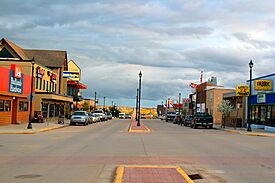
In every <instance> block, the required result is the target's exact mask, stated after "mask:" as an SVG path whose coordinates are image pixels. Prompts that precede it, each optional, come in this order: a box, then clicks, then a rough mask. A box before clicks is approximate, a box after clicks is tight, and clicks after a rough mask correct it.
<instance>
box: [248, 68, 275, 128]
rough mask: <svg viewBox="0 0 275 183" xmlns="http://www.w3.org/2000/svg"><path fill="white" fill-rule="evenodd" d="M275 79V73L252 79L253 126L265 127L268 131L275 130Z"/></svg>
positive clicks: (251, 111)
mask: <svg viewBox="0 0 275 183" xmlns="http://www.w3.org/2000/svg"><path fill="white" fill-rule="evenodd" d="M274 81H275V73H274V74H270V75H266V76H262V77H259V78H255V79H252V81H251V85H252V86H251V100H250V101H251V109H250V115H251V116H250V117H251V120H252V125H251V127H252V128H263V129H265V130H266V131H274V132H275V90H274V87H273V84H274ZM247 85H249V80H248V81H247ZM248 100H249V98H248ZM248 100H247V101H248ZM247 105H248V102H247ZM246 116H247V115H246Z"/></svg>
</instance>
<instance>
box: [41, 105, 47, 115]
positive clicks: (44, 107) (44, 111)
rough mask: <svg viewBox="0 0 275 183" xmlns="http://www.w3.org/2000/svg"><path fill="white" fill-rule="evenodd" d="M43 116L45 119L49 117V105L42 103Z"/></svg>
mask: <svg viewBox="0 0 275 183" xmlns="http://www.w3.org/2000/svg"><path fill="white" fill-rule="evenodd" d="M42 115H43V117H44V118H47V117H48V104H46V103H42Z"/></svg>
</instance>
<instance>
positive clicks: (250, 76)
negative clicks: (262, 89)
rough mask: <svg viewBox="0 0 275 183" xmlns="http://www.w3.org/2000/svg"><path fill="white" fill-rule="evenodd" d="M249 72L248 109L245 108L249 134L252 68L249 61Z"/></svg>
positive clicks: (251, 63)
mask: <svg viewBox="0 0 275 183" xmlns="http://www.w3.org/2000/svg"><path fill="white" fill-rule="evenodd" d="M248 65H249V71H250V73H249V96H248V108H247V110H248V112H247V115H248V127H247V131H248V132H251V131H252V129H251V116H250V109H251V89H252V88H251V82H252V68H253V65H254V64H253V62H252V60H250V62H249V64H248Z"/></svg>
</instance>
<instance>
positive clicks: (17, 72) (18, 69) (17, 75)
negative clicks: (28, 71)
mask: <svg viewBox="0 0 275 183" xmlns="http://www.w3.org/2000/svg"><path fill="white" fill-rule="evenodd" d="M11 70H13V77H15V78H19V79H20V78H21V77H22V67H21V66H18V65H15V64H11Z"/></svg>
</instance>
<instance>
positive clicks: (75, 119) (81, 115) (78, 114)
mask: <svg viewBox="0 0 275 183" xmlns="http://www.w3.org/2000/svg"><path fill="white" fill-rule="evenodd" d="M76 124H83V125H84V126H86V125H88V124H89V115H88V113H87V112H86V111H75V112H74V113H73V115H72V116H71V121H70V125H76Z"/></svg>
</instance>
